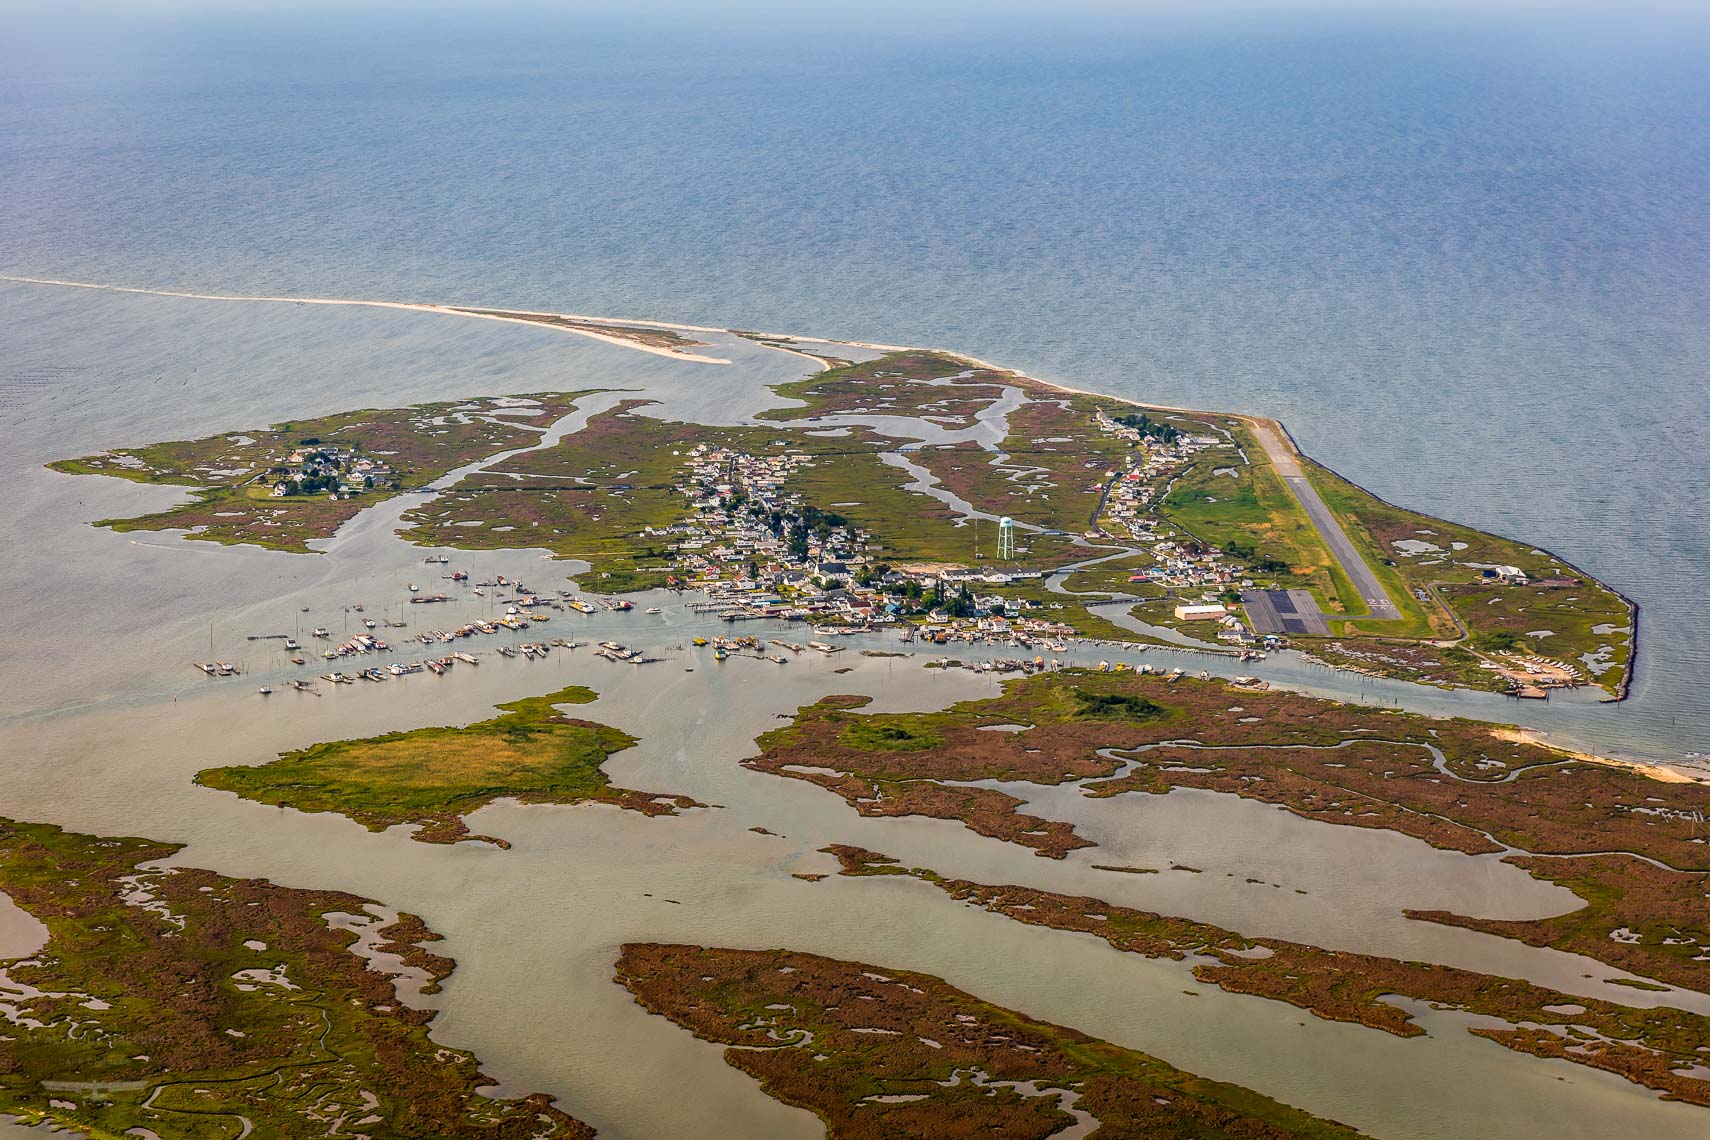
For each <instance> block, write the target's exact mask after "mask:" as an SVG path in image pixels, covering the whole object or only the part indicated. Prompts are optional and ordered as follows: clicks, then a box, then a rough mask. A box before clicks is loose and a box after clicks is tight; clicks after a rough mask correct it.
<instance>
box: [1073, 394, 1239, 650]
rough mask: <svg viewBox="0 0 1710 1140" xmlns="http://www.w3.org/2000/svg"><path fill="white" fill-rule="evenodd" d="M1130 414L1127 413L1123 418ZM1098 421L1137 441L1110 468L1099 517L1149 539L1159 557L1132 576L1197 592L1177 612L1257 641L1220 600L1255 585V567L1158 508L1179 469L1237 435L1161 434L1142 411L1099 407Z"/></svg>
mask: <svg viewBox="0 0 1710 1140" xmlns="http://www.w3.org/2000/svg"><path fill="white" fill-rule="evenodd" d="M1132 419H1133V417H1124V421H1132ZM1097 423H1098V426H1099V428H1100V429H1101V430H1103V431H1105V432H1107V433H1109V434H1111V435H1114V436H1116V437H1117V438H1119V439H1123V440H1126V441H1127V442H1129V443H1132V444H1135V445H1137V446H1136V447H1135V449H1134V450H1133V451H1131V452H1130V453H1129V456H1128V460H1127V466H1126V468H1125V469H1124V470H1122V471H1115V472H1111V474H1110V478H1111V485H1110V494H1109V495H1108V496H1107V497H1106V499H1105V508H1104V513H1103V514H1102V515H1100V516H1099V525H1100V527H1101V528H1103V529H1104V530H1105V532H1106V533H1110V534H1114V535H1115V536H1116V537H1118V538H1125V539H1128V540H1130V541H1133V542H1136V543H1140V544H1144V545H1146V546H1147V547H1148V548H1149V549H1150V550H1151V552H1152V554H1153V555H1154V556H1155V557H1156V558H1157V562H1156V563H1154V564H1153V565H1152V566H1149V567H1147V568H1146V569H1145V570H1142V571H1141V572H1139V573H1137V574H1134V575H1132V576H1131V577H1130V578H1129V581H1131V582H1149V583H1151V584H1153V585H1156V586H1161V587H1164V588H1166V589H1169V590H1172V591H1198V592H1199V600H1198V601H1190V602H1187V603H1185V604H1183V605H1178V606H1176V607H1175V610H1174V614H1175V619H1176V620H1177V621H1178V622H1215V623H1216V624H1217V625H1218V626H1219V629H1218V633H1217V636H1218V638H1219V639H1220V640H1223V641H1229V642H1233V643H1235V644H1238V645H1248V644H1251V643H1252V642H1253V641H1254V637H1253V634H1252V633H1251V631H1249V630H1248V628H1247V626H1246V625H1245V623H1243V622H1242V620H1241V618H1240V616H1239V615H1238V614H1236V613H1234V612H1232V611H1231V610H1230V608H1229V606H1227V605H1225V604H1223V602H1222V601H1220V600H1219V599H1220V598H1221V597H1222V596H1223V595H1225V594H1227V593H1228V592H1229V591H1231V590H1237V589H1242V588H1251V587H1252V586H1253V580H1252V577H1251V574H1252V567H1251V566H1249V565H1248V563H1247V561H1246V560H1245V559H1244V558H1241V557H1240V556H1238V555H1236V554H1233V553H1231V552H1229V551H1223V550H1216V549H1213V548H1209V547H1206V546H1205V545H1204V544H1202V543H1199V542H1195V541H1193V540H1191V539H1188V538H1186V536H1178V537H1169V536H1168V535H1169V533H1170V531H1171V528H1170V525H1169V524H1168V523H1167V522H1165V521H1164V520H1163V519H1161V518H1160V517H1159V516H1158V515H1157V514H1156V513H1155V505H1156V503H1157V502H1158V500H1160V499H1162V498H1163V497H1164V496H1165V495H1166V494H1168V493H1169V487H1170V481H1171V480H1172V479H1173V478H1174V477H1175V476H1176V475H1177V474H1178V473H1180V472H1181V471H1182V470H1184V469H1185V468H1186V467H1187V466H1188V465H1189V464H1190V463H1192V462H1193V461H1194V460H1195V459H1196V458H1198V457H1199V456H1200V455H1201V454H1202V453H1204V452H1206V451H1211V450H1216V449H1229V450H1233V449H1234V447H1235V444H1234V442H1233V441H1232V440H1229V439H1226V438H1223V437H1220V436H1214V435H1190V434H1187V433H1185V432H1177V433H1174V434H1172V435H1163V434H1161V433H1159V432H1158V431H1157V430H1156V425H1155V424H1150V423H1149V422H1148V421H1146V420H1145V418H1144V417H1141V418H1140V423H1139V425H1138V426H1137V425H1136V424H1134V423H1133V422H1122V421H1117V420H1113V419H1111V418H1110V417H1109V416H1107V415H1106V414H1105V413H1104V412H1103V411H1102V410H1101V411H1099V412H1098V413H1097ZM1148 428H1151V429H1152V430H1147V429H1148ZM1231 462H1232V463H1233V462H1234V460H1233V459H1232V460H1231Z"/></svg>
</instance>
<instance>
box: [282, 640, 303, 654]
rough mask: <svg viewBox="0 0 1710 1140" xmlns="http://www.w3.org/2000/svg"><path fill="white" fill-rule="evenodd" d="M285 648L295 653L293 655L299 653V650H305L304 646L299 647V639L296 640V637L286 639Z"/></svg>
mask: <svg viewBox="0 0 1710 1140" xmlns="http://www.w3.org/2000/svg"><path fill="white" fill-rule="evenodd" d="M285 648H286V649H289V650H291V651H292V652H293V653H295V652H296V651H297V650H299V649H301V648H303V647H302V646H301V645H298V644H297V639H296V638H294V637H287V638H286V639H285Z"/></svg>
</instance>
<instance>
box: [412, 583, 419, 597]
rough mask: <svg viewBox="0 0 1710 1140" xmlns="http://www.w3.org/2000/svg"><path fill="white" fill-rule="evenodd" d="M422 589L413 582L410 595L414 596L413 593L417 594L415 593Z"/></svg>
mask: <svg viewBox="0 0 1710 1140" xmlns="http://www.w3.org/2000/svg"><path fill="white" fill-rule="evenodd" d="M420 589H421V587H420V586H418V585H416V584H415V583H414V582H411V583H410V593H412V594H413V593H415V592H416V591H417V590H420Z"/></svg>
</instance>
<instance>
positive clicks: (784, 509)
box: [646, 444, 1066, 637]
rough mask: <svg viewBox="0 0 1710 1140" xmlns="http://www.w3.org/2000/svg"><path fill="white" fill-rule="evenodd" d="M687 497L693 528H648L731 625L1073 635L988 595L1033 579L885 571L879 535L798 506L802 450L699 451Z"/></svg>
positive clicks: (690, 467) (1028, 575)
mask: <svg viewBox="0 0 1710 1140" xmlns="http://www.w3.org/2000/svg"><path fill="white" fill-rule="evenodd" d="M686 460H687V462H686V465H685V466H686V475H685V479H684V482H683V483H682V484H681V485H680V490H682V492H683V493H684V495H685V497H686V499H687V500H688V502H689V504H690V505H691V508H692V514H691V515H690V517H689V518H687V519H685V520H683V521H681V522H677V523H673V524H672V525H670V526H666V527H658V528H651V529H650V530H649V531H647V532H646V533H647V534H648V535H649V536H650V537H660V538H665V539H667V540H669V544H670V549H671V550H672V552H673V554H674V556H675V558H676V562H677V567H678V575H679V576H678V579H677V580H678V583H679V584H680V585H683V586H686V587H688V588H690V589H694V590H698V591H701V592H703V593H705V594H706V595H707V596H708V598H709V600H711V601H712V602H715V603H725V604H730V605H732V606H734V607H736V609H735V610H732V611H731V612H732V614H733V615H734V616H753V617H786V618H800V619H803V620H808V621H813V622H816V623H823V624H827V625H833V626H871V625H879V624H887V623H896V622H901V621H903V620H904V619H905V618H914V619H920V618H924V619H925V620H926V622H927V623H928V625H927V630H926V631H925V632H926V636H929V637H931V636H934V634H937V633H942V634H945V635H953V634H964V635H965V634H970V633H978V634H983V635H988V636H1006V635H1007V636H1014V635H1016V634H1018V633H1023V632H1036V633H1039V634H1040V635H1041V636H1054V635H1060V634H1061V633H1063V632H1066V630H1065V629H1064V627H1062V626H1061V625H1060V623H1058V622H1055V621H1050V620H1046V619H1042V618H1038V617H1034V618H1028V617H1026V616H1024V613H1023V611H1025V610H1026V609H1029V608H1034V607H1032V606H1031V605H1030V604H1027V603H1022V602H1018V601H1017V600H1016V599H1014V598H1005V597H1003V596H1001V595H999V594H996V593H994V592H992V590H991V588H992V587H994V586H1006V585H1014V584H1016V583H1020V582H1026V581H1028V580H1037V579H1038V578H1040V577H1041V574H1040V572H1039V571H1037V570H1016V569H997V568H993V569H966V568H949V567H930V568H924V567H923V568H909V567H898V566H892V565H889V564H888V563H885V562H883V561H880V560H879V559H878V558H877V557H875V555H874V554H873V553H872V552H871V548H872V539H871V536H870V535H869V534H868V533H867V532H866V531H864V530H862V529H861V528H859V527H857V526H855V525H854V524H853V523H851V522H849V521H848V520H847V519H844V518H843V517H841V516H839V515H837V514H835V513H831V512H826V511H822V510H819V509H817V508H815V507H812V506H809V505H807V504H805V503H803V502H802V498H801V496H800V495H799V494H797V493H796V492H795V491H793V490H791V489H790V486H789V483H790V477H791V476H792V475H793V474H794V473H796V472H797V471H799V470H800V469H802V468H803V467H807V466H811V465H812V463H813V459H812V457H811V456H809V455H807V454H805V453H802V452H799V451H781V452H777V453H773V454H765V455H756V454H752V453H748V452H742V451H737V450H734V449H730V448H721V447H713V446H709V445H707V444H700V445H697V446H696V447H695V448H693V449H692V450H691V451H689V452H688V453H687V456H686Z"/></svg>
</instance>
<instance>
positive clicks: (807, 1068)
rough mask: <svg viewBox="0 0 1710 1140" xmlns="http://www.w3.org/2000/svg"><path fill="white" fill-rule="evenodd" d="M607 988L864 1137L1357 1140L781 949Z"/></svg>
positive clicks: (880, 972) (1324, 1123)
mask: <svg viewBox="0 0 1710 1140" xmlns="http://www.w3.org/2000/svg"><path fill="white" fill-rule="evenodd" d="M617 977H618V981H619V982H621V983H622V984H623V985H625V986H627V987H628V988H629V990H630V992H631V993H633V994H634V995H635V998H636V1001H638V1002H640V1003H641V1005H642V1006H643V1007H645V1008H646V1009H647V1010H649V1011H650V1012H652V1013H656V1014H660V1015H662V1016H664V1017H667V1018H670V1019H671V1020H672V1021H674V1022H676V1023H677V1024H679V1025H681V1026H683V1027H684V1028H686V1029H688V1030H690V1031H691V1032H693V1033H694V1034H695V1036H697V1037H702V1038H705V1039H706V1040H708V1041H712V1042H715V1043H717V1044H720V1045H724V1046H725V1047H726V1048H725V1052H724V1057H725V1060H726V1061H728V1062H729V1063H730V1064H731V1065H733V1066H735V1067H736V1068H738V1069H741V1070H742V1071H743V1072H745V1073H748V1074H749V1075H750V1076H752V1077H754V1078H755V1079H756V1080H758V1081H759V1082H760V1086H761V1087H762V1088H763V1089H765V1090H766V1092H767V1093H769V1094H770V1095H772V1096H774V1097H776V1098H778V1099H779V1100H781V1101H783V1102H784V1103H786V1104H793V1105H796V1106H798V1107H801V1108H805V1109H807V1110H808V1111H810V1112H812V1113H813V1114H814V1115H816V1116H818V1117H819V1118H820V1119H821V1120H823V1121H824V1122H825V1125H826V1134H827V1135H828V1136H830V1137H832V1138H833V1140H843V1138H855V1137H869V1136H934V1137H939V1136H982V1135H1003V1136H1017V1137H1039V1138H1042V1137H1046V1136H1051V1135H1055V1134H1061V1135H1075V1136H1085V1135H1095V1134H1103V1135H1108V1136H1204V1137H1212V1136H1230V1137H1235V1136H1239V1137H1250V1138H1252V1140H1270V1138H1281V1137H1290V1136H1297V1137H1353V1136H1357V1135H1359V1133H1358V1132H1356V1131H1354V1130H1353V1129H1351V1128H1348V1127H1346V1126H1345V1125H1341V1124H1337V1123H1336V1122H1334V1121H1330V1120H1324V1119H1322V1118H1320V1117H1315V1116H1312V1115H1310V1114H1308V1113H1305V1112H1302V1111H1300V1110H1299V1109H1295V1108H1291V1107H1289V1106H1288V1105H1285V1104H1280V1103H1278V1102H1277V1101H1274V1100H1271V1099H1270V1098H1269V1097H1265V1096H1261V1095H1260V1094H1258V1093H1255V1092H1252V1091H1250V1090H1248V1089H1244V1088H1240V1087H1239V1086H1236V1085H1230V1084H1224V1083H1222V1082H1220V1081H1212V1080H1207V1079H1206V1078H1204V1077H1198V1076H1195V1075H1193V1074H1191V1073H1186V1072H1183V1071H1182V1070H1180V1069H1177V1068H1175V1067H1173V1066H1172V1065H1170V1064H1168V1063H1167V1062H1165V1061H1161V1060H1159V1059H1158V1058H1156V1057H1150V1056H1147V1055H1146V1054H1144V1053H1140V1052H1136V1051H1135V1050H1132V1049H1124V1048H1121V1047H1120V1046H1117V1045H1112V1044H1110V1043H1108V1042H1105V1041H1100V1040H1098V1039H1096V1038H1093V1037H1089V1036H1087V1035H1086V1034H1084V1033H1080V1032H1077V1031H1076V1030H1073V1029H1067V1028H1064V1027H1063V1026H1060V1025H1051V1024H1049V1023H1046V1022H1042V1021H1035V1020H1033V1019H1032V1018H1029V1017H1026V1016H1025V1015H1023V1014H1020V1013H1017V1012H1015V1011H1014V1010H1011V1009H1005V1008H1003V1007H1002V1006H998V1005H993V1004H992V1003H990V1002H985V1001H981V1000H980V999H979V998H977V997H975V996H973V995H972V994H969V993H965V992H964V991H962V990H959V989H957V988H955V987H954V986H951V985H949V984H948V983H946V982H945V981H944V980H943V979H941V978H935V977H932V976H930V975H927V974H921V973H916V972H914V971H911V970H895V969H890V968H886V967H879V966H871V965H866V964H864V963H860V962H846V961H841V960H838V959H834V958H825V957H821V956H819V955H815V954H804V953H799V952H794V951H789V950H730V949H715V948H708V947H702V946H671V945H662V944H658V943H631V944H629V945H626V946H624V947H623V951H622V954H621V955H620V956H619V958H618V964H617Z"/></svg>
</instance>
